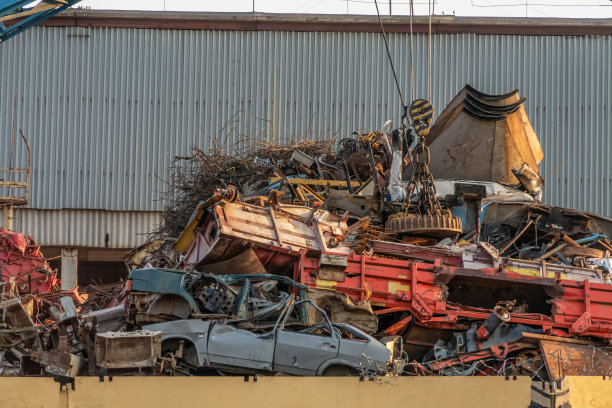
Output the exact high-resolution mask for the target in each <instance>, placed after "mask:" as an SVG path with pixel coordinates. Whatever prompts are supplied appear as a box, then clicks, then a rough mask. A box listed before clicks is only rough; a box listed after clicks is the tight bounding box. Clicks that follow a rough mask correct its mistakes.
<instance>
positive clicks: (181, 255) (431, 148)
mask: <svg viewBox="0 0 612 408" xmlns="http://www.w3.org/2000/svg"><path fill="white" fill-rule="evenodd" d="M523 102H524V98H520V97H519V96H518V92H517V91H514V92H511V93H508V94H505V95H486V94H483V93H480V92H478V91H476V90H474V89H473V88H471V87H469V86H466V87H465V88H464V89H463V90H462V91H461V92H460V93H459V94H458V95H457V97H456V98H455V99H453V101H452V102H451V103H450V104H449V106H448V107H447V108H446V109H445V110H444V112H442V114H441V115H440V118H439V119H438V121H437V122H436V123H435V124H434V125H433V127H431V128H430V125H431V122H432V121H433V108H432V107H431V104H429V102H427V101H424V100H417V101H415V102H413V104H412V105H411V107H410V109H409V114H410V119H411V121H412V129H409V128H407V127H403V128H400V129H395V130H391V129H389V128H390V127H391V126H385V127H384V129H382V130H379V131H376V132H369V133H366V134H365V135H360V134H358V137H357V138H355V139H350V140H346V139H345V140H342V141H341V142H340V143H339V148H338V152H337V156H336V157H337V158H338V162H335V163H333V164H329V163H328V164H325V165H323V163H322V161H321V160H319V158H318V157H316V156H315V157H311V156H308V155H306V154H304V153H303V152H301V151H299V150H294V151H293V154H292V156H291V158H290V160H288V161H282V162H277V163H273V162H271V163H270V170H269V172H268V174H269V175H270V177H269V178H268V180H267V183H265V185H264V186H263V187H262V186H261V183H260V184H259V185H258V186H259V188H258V189H257V190H253V189H249V188H246V187H245V186H244V185H239V187H238V188H234V187H232V186H227V185H226V186H224V188H219V189H217V190H216V192H215V193H214V195H213V196H212V197H210V198H209V199H206V200H203V201H202V202H200V204H199V205H198V206H197V207H196V209H195V211H194V213H193V215H192V216H191V219H190V220H189V222H188V223H187V225H186V227H185V228H184V230H183V231H182V233H181V234H180V236H179V237H178V239H177V238H172V239H168V240H166V241H163V242H162V243H160V244H159V245H158V246H157V248H156V249H155V250H156V251H158V249H159V248H163V251H162V252H163V257H162V258H163V263H162V264H160V265H157V264H156V263H155V259H160V256H159V251H158V253H157V255H155V254H153V255H151V254H150V253H148V252H147V250H146V248H140V249H139V250H136V251H134V252H133V253H132V255H133V254H139V255H138V257H134V256H131V257H130V259H128V260H127V261H128V262H127V263H128V266H130V267H131V269H135V268H142V267H143V266H145V265H146V266H148V267H153V268H150V269H144V270H142V269H141V270H134V271H132V282H133V283H132V285H133V287H132V289H134V287H135V286H134V285H136V282H137V280H141V279H142V280H143V281H147V282H151V281H152V280H154V279H152V278H151V277H149V278H146V279H144V278H141V276H142V275H143V274H145V275H150V276H156V274H158V273H159V272H158V269H154V268H155V267H159V266H164V267H171V268H174V269H177V270H183V271H189V272H182V273H181V272H178V271H173V272H164V273H172V274H177V276H182V277H184V279H186V280H189V282H187V284H186V286H185V285H183V286H181V287H184V288H187V289H184V290H183V292H185V290H186V293H182V294H180V296H181V297H183V298H185V299H191V301H189V302H187V303H184V304H183V305H182V306H180V307H179V306H177V305H175V304H174V303H173V302H175V300H176V299H177V298H171V299H174V300H171V299H168V300H166V301H164V302H162V303H161V304H160V305H159V307H155V299H160V294H162V293H164V292H168V291H169V289H168V288H167V287H164V288H163V290H162V289H159V288H158V289H156V290H151V289H147V287H146V286H139V287H140V289H139V293H138V295H134V296H140V297H141V298H139V299H140V300H138V301H136V300H137V299H136V298H134V301H133V302H132V303H134V304H137V305H138V306H137V307H135V308H134V309H133V310H131V313H132V314H131V319H132V320H131V322H132V324H134V325H138V324H139V323H145V322H157V321H158V320H157V319H162V320H168V319H177V321H182V322H184V321H186V322H189V321H191V320H193V319H196V320H197V319H200V320H201V319H204V321H209V320H210V319H211V318H212V319H213V320H214V321H215V322H218V321H219V319H228V320H227V321H231V322H238V323H236V326H235V327H236V328H238V329H240V328H241V327H240V323H239V320H240V319H251V320H249V323H248V324H246V323H245V324H246V325H247V326H249V328H251V329H252V330H253V332H255V333H258V332H259V330H260V329H258V324H261V323H259V322H257V323H253V321H252V319H256V317H257V313H260V310H259V309H257V308H256V307H255V305H256V304H258V302H263V303H262V305H264V306H262V310H264V311H266V312H265V313H268V310H269V309H268V307H270V308H273V309H274V310H275V312H274V313H272V312H270V313H272V314H271V316H273V317H274V319H272V320H270V321H266V323H265V325H264V326H265V327H277V326H276V325H277V320H275V319H276V318H277V317H278V316H282V315H283V312H282V310H284V309H283V307H285V303H284V302H285V300H286V299H288V298H287V297H286V296H287V295H284V296H285V297H275V298H270V297H268V295H266V296H263V295H262V293H261V291H258V289H256V288H258V287H257V286H256V285H255V284H254V283H249V285H248V287H249V288H250V289H245V288H244V286H241V285H244V283H242V284H241V285H240V284H238V283H237V282H238V281H235V280H234V279H236V278H235V277H234V274H236V273H245V274H249V277H248V278H244V277H243V278H240V279H242V282H246V281H247V280H248V281H249V282H251V280H252V279H254V280H253V281H252V282H257V281H260V280H261V279H263V281H261V282H269V279H271V278H269V275H268V274H272V273H273V274H276V275H281V276H285V277H291V278H293V279H294V280H295V281H296V282H297V283H296V285H300V286H299V287H300V288H301V287H302V286H301V285H305V286H306V287H308V288H309V291H312V290H314V289H325V290H328V291H330V292H332V293H334V292H335V293H338V294H343V295H346V296H348V298H345V299H346V300H343V302H342V303H343V304H348V303H355V304H359V305H365V304H369V305H370V306H371V308H372V310H373V312H374V315H376V317H377V321H376V325H375V328H373V329H372V330H370V331H369V333H372V334H373V335H374V336H375V337H383V336H397V335H399V336H402V338H403V340H404V343H405V346H404V350H405V352H406V353H407V356H408V358H409V359H410V361H411V362H410V363H409V364H406V365H405V368H404V373H405V374H412V375H530V376H532V377H533V378H538V379H547V378H548V379H558V378H560V377H563V376H564V375H569V374H573V375H610V374H612V361H611V359H610V358H609V357H607V356H608V355H611V354H610V351H612V348H610V347H609V346H610V344H611V342H612V335H611V334H610V333H612V318H611V317H610V316H612V285H610V283H611V279H610V272H611V269H610V268H611V267H612V257H611V255H610V251H612V245H611V244H610V241H609V238H610V237H611V236H612V220H611V219H609V218H607V217H604V216H600V215H596V214H591V213H586V212H582V211H577V210H570V209H565V208H559V207H554V206H550V205H544V204H542V203H541V202H540V200H541V195H542V190H541V188H542V187H543V185H544V182H543V180H542V178H541V177H540V175H539V169H538V164H539V162H540V161H541V159H542V157H543V155H542V150H541V148H540V145H539V142H538V140H537V136H536V135H535V133H534V131H533V129H532V127H531V125H530V123H529V120H528V118H527V115H526V113H525V110H524V107H523ZM475 129H476V130H475ZM412 130H414V133H415V134H416V136H417V137H418V140H417V141H416V144H415V143H414V136H413V135H412ZM410 147H412V149H410ZM288 166H291V173H290V175H288V174H287V173H288V170H287V168H288ZM363 166H368V167H367V170H368V172H369V176H368V179H367V180H365V177H363V174H364V170H363V168H364V167H363ZM434 176H436V177H437V179H435V180H434ZM257 275H259V276H260V278H252V277H253V276H257ZM194 279H195V281H196V282H206V284H204V286H202V287H205V288H210V287H211V286H210V285H213V286H212V287H213V288H214V290H220V291H222V293H223V297H221V298H215V299H216V302H217V303H215V304H214V305H212V304H211V303H210V293H211V292H210V290H211V289H206V291H204V292H202V291H201V286H199V285H195V284H193V283H191V281H192V280H194ZM274 279H278V278H274ZM274 281H275V282H276V280H274ZM213 282H214V283H213ZM230 282H231V283H230ZM267 284H268V283H262V284H261V285H262V287H265V286H266V285H267ZM191 285H193V286H191ZM296 287H298V286H296ZM222 288H223V289H222ZM300 290H301V289H300ZM140 291H141V292H142V293H140ZM249 291H251V292H249ZM168 293H170V292H168ZM173 293H174V292H173ZM214 293H221V292H214ZM247 293H249V294H247ZM284 293H286V294H288V293H290V291H285V292H284ZM293 293H294V294H295V292H293ZM307 293H308V291H307ZM176 294H178V293H175V295H176ZM202 294H204V298H203V299H202ZM228 294H230V295H228ZM187 295H189V297H187ZM226 296H229V297H231V299H232V300H229V298H227V297H226ZM250 296H252V300H253V303H252V304H250V303H249V299H251V297H250ZM275 296H279V295H278V294H276V295H275ZM296 296H297V295H296ZM198 299H200V300H198ZM238 299H240V300H239V301H238ZM297 299H299V298H298V297H296V300H297ZM349 299H354V300H349ZM227 302H230V304H229V309H228V306H227ZM231 302H241V303H240V305H243V306H240V307H241V308H237V303H231ZM269 302H272V303H269ZM222 305H225V306H222ZM170 306H171V307H170ZM249 307H252V309H249ZM230 309H232V310H234V312H233V313H229V312H228V310H230ZM168 310H172V311H173V312H172V313H170V315H168ZM177 310H179V311H181V313H180V314H178V315H176V314H173V313H176V311H177ZM360 310H363V308H360ZM262 313H263V312H262ZM278 313H280V314H278ZM352 313H353V312H347V311H346V308H345V311H344V313H343V314H342V317H339V316H334V315H333V314H330V316H329V317H330V320H331V322H332V323H331V324H334V323H336V322H342V321H344V322H346V321H347V320H346V319H348V318H350V319H354V321H353V323H356V322H357V321H358V320H359V319H360V318H359V319H358V318H357V317H356V315H353V314H352ZM211 314H212V315H213V316H212V317H211ZM220 315H221V316H220ZM139 319H140V320H139ZM336 319H338V320H336ZM273 321H274V324H273V323H272V322H273ZM157 324H161V325H162V326H156V325H157ZM166 324H167V322H164V323H155V324H154V325H153V326H154V327H152V328H151V329H153V328H155V329H156V330H161V331H162V332H164V336H165V335H166V334H165V332H166V331H167V330H166V328H169V326H164V325H166ZM177 324H178V323H177ZM185 324H187V323H185ZM198 324H199V323H198ZM215 324H217V323H215ZM224 325H227V324H226V323H224ZM217 327H218V326H217ZM362 328H363V327H362ZM168 330H170V331H171V332H172V333H175V332H176V331H181V330H182V331H183V332H185V331H188V329H187V328H186V327H185V326H181V328H180V329H179V328H178V327H174V328H172V329H168ZM190 330H191V329H190ZM193 330H195V331H197V330H200V329H195V328H194V329H193ZM202 330H204V331H206V332H207V333H208V334H206V335H207V336H209V338H210V336H211V334H210V333H211V332H210V330H211V329H210V328H209V327H208V326H207V327H206V329H202ZM212 330H214V329H212ZM224 330H229V329H227V328H224ZM232 330H234V329H232ZM364 330H365V329H364ZM184 347H185V346H184V345H183V346H182V348H180V349H176V347H175V349H174V350H172V351H171V354H172V353H177V352H178V353H182V352H184V351H185V348H184ZM196 348H197V347H196ZM208 352H209V353H210V350H209V351H208ZM211 358H212V357H211ZM587 361H596V363H595V362H592V363H588V364H587V363H586V362H587ZM195 363H196V361H195V360H192V362H191V367H192V368H193V367H194V366H196V365H195ZM199 363H200V364H201V363H202V362H201V361H200V362H199Z"/></svg>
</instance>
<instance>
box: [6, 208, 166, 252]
mask: <svg viewBox="0 0 612 408" xmlns="http://www.w3.org/2000/svg"><path fill="white" fill-rule="evenodd" d="M160 215H161V213H159V212H149V211H91V210H34V209H16V210H15V211H14V217H15V219H14V220H13V229H14V230H15V231H19V232H23V233H25V234H28V235H30V236H32V237H34V239H35V240H36V242H37V243H39V244H40V245H46V246H63V247H75V246H86V247H98V248H105V247H108V248H133V247H136V246H139V245H141V244H143V243H144V241H145V239H146V235H145V234H147V233H148V232H150V231H152V230H153V229H155V227H157V225H158V224H159V221H160ZM106 234H108V238H109V240H108V246H107V243H106V242H105V237H106Z"/></svg>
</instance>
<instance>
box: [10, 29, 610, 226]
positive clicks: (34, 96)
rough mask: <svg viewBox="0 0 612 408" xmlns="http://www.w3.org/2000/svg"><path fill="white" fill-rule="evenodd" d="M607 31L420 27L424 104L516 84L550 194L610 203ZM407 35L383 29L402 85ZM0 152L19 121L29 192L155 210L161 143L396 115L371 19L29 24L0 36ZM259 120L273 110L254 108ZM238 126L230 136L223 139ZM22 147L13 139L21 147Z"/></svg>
mask: <svg viewBox="0 0 612 408" xmlns="http://www.w3.org/2000/svg"><path fill="white" fill-rule="evenodd" d="M610 41H611V39H610V37H547V36H542V37H535V36H534V37H528V36H495V35H473V34H461V35H459V34H444V35H434V37H433V46H432V48H433V52H434V53H433V56H432V61H433V72H432V77H433V95H432V100H433V103H434V106H435V107H436V109H437V111H438V112H440V111H441V110H442V109H443V107H444V105H445V104H446V103H447V102H448V101H450V99H451V98H452V97H453V96H454V95H455V93H456V92H457V91H458V90H460V89H461V88H462V87H463V86H464V85H465V84H466V83H470V84H472V85H473V86H475V87H476V88H478V89H479V90H481V91H484V92H488V93H502V92H506V91H509V90H511V89H514V88H515V87H518V88H519V89H520V91H521V94H522V95H525V96H527V98H528V99H527V102H526V108H527V111H528V113H529V116H530V118H531V121H532V123H533V126H534V128H535V130H536V132H537V133H538V134H539V136H540V139H541V142H542V145H543V148H544V152H545V159H544V162H543V163H542V173H543V174H547V173H548V172H549V171H551V170H552V169H554V168H556V167H557V166H558V165H560V164H562V163H564V162H565V161H567V162H568V164H567V165H566V166H564V167H562V168H561V169H559V170H558V171H557V172H556V173H554V174H553V175H552V176H551V177H550V178H548V179H547V188H546V191H545V200H546V201H547V202H549V203H553V204H557V205H563V206H568V207H574V208H581V209H585V210H591V211H597V212H602V213H605V214H607V215H612V200H609V197H610V192H611V189H612V163H611V161H610V157H612V137H611V136H612V135H611V130H612V126H611V119H610V117H611V116H612V52H611V50H612V44H610ZM409 44H410V41H409V36H408V35H405V34H392V35H390V45H391V52H392V54H393V56H394V58H395V61H396V65H397V69H398V74H399V78H400V81H401V83H402V86H403V88H404V89H405V90H406V94H407V99H410V96H409V95H410V74H409V73H410V51H409V49H410V47H409ZM414 49H415V51H414V60H415V73H414V79H415V96H416V97H427V96H428V91H427V82H428V80H427V78H428V75H427V37H426V36H425V35H417V36H416V38H415V41H414ZM0 72H2V75H1V76H0V135H1V137H2V139H1V143H2V151H0V160H1V162H2V163H6V162H7V161H8V143H9V139H10V138H9V135H10V125H11V112H12V95H13V91H14V89H15V88H17V89H18V93H19V98H18V103H17V112H16V118H17V119H16V124H17V127H18V128H21V129H23V130H24V132H25V133H26V135H27V136H28V137H29V139H30V141H31V144H32V149H33V174H32V183H33V184H32V186H33V188H32V194H31V204H32V206H34V207H36V208H41V209H61V208H81V209H104V210H117V211H155V210H161V209H162V203H161V202H160V201H156V197H157V194H158V192H159V191H160V190H161V189H162V188H163V184H162V183H161V182H160V181H159V179H158V176H163V174H164V171H165V168H166V167H167V165H168V163H169V161H170V159H171V158H172V157H173V156H174V155H177V154H178V155H180V154H184V153H185V152H187V151H188V150H189V149H190V148H191V147H192V146H198V147H200V148H205V147H207V146H209V143H210V139H209V138H208V137H207V136H205V135H204V133H203V132H202V131H201V130H200V129H203V130H205V131H207V132H209V133H212V134H214V133H216V132H217V131H219V130H220V129H221V128H222V127H223V126H224V123H225V122H226V121H227V120H228V119H230V117H232V115H234V114H235V113H236V112H238V111H240V110H244V111H245V112H248V113H249V114H250V115H252V116H248V115H246V114H243V115H242V119H241V120H240V121H238V122H237V123H234V124H233V125H232V128H233V129H234V128H235V133H243V134H247V135H251V136H252V135H257V134H267V135H269V136H270V137H273V138H282V139H286V138H290V137H291V136H292V135H304V136H310V137H315V138H319V137H328V136H329V135H330V134H331V133H334V132H339V133H341V134H342V135H347V134H350V133H351V132H352V131H353V130H355V129H362V130H365V129H368V128H378V127H379V126H380V124H382V123H383V122H384V120H386V119H388V118H393V119H398V118H399V114H400V109H399V100H398V97H397V94H396V92H395V88H394V84H393V82H392V76H391V72H390V69H389V66H388V63H387V60H386V56H385V54H384V45H383V42H382V39H381V37H380V35H378V34H376V33H313V32H219V31H176V30H148V29H113V28H94V29H86V28H34V29H31V30H29V31H27V32H25V33H24V34H21V35H20V36H18V37H16V38H15V39H12V40H11V41H9V42H7V43H5V44H2V45H1V46H0ZM252 118H262V119H268V120H269V121H270V122H264V121H257V120H252ZM237 140H238V138H237V137H234V138H233V139H232V140H231V141H232V142H236V141H237ZM19 152H20V153H23V149H21V148H20V150H19Z"/></svg>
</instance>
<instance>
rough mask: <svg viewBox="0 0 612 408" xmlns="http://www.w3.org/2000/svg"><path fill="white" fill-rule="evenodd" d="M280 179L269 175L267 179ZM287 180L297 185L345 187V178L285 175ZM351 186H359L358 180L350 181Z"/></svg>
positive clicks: (272, 180) (271, 180)
mask: <svg viewBox="0 0 612 408" xmlns="http://www.w3.org/2000/svg"><path fill="white" fill-rule="evenodd" d="M279 180H281V177H278V176H275V177H269V178H268V181H269V182H270V183H273V182H275V181H279ZM287 182H288V183H289V184H298V185H308V186H327V185H329V186H331V187H347V183H346V181H345V180H321V179H303V178H294V177H287ZM351 186H352V187H359V182H357V181H351Z"/></svg>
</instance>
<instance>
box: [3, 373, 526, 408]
mask: <svg viewBox="0 0 612 408" xmlns="http://www.w3.org/2000/svg"><path fill="white" fill-rule="evenodd" d="M75 385H76V390H75V391H72V390H70V391H62V392H60V391H59V384H58V383H56V382H53V380H52V379H50V378H0V407H11V408H17V407H32V408H37V407H45V408H56V407H58V408H66V407H70V408H107V407H108V408H118V407H124V406H125V407H130V408H140V407H143V408H144V407H146V408H152V407H158V406H164V407H201V406H208V407H249V408H258V407H262V408H264V407H265V408H270V407H277V406H280V405H279V403H281V402H282V404H283V406H285V405H286V406H289V407H291V408H301V407H308V408H326V407H352V408H361V407H368V408H369V407H376V408H384V407H389V408H395V407H408V406H409V407H411V408H418V407H428V408H430V407H444V408H448V407H453V408H463V407H465V408H468V407H469V408H474V407H496V408H506V407H521V408H526V407H528V406H529V402H530V400H531V396H530V395H531V394H530V389H531V381H530V379H529V378H528V377H519V378H518V379H516V380H505V379H504V378H503V377H401V378H391V379H381V380H377V381H368V380H366V381H363V382H360V381H359V380H358V379H357V378H351V377H348V378H347V377H343V378H321V377H319V378H317V377H302V378H298V377H258V378H257V382H253V381H252V379H251V380H250V381H249V382H245V381H244V379H243V378H242V377H114V378H113V381H112V382H109V381H108V378H106V379H105V382H103V383H101V382H99V380H98V378H97V377H79V378H77V379H76V384H75Z"/></svg>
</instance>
